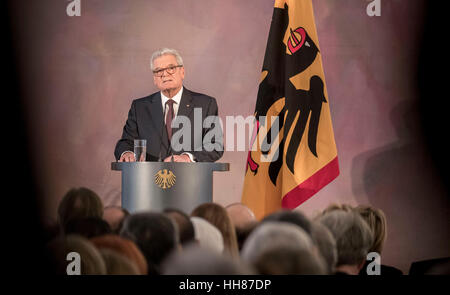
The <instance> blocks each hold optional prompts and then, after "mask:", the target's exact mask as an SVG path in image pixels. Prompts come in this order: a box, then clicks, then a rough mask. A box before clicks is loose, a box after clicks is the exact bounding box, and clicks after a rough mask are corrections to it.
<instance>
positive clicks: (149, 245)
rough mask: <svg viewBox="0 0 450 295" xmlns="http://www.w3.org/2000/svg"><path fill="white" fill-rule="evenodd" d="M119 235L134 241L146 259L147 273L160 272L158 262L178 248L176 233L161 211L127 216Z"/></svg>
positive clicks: (171, 223)
mask: <svg viewBox="0 0 450 295" xmlns="http://www.w3.org/2000/svg"><path fill="white" fill-rule="evenodd" d="M120 235H121V236H122V237H124V238H127V239H130V240H131V241H133V242H135V243H136V244H137V245H138V247H139V249H140V250H141V251H142V253H143V254H144V256H145V259H146V260H147V266H148V273H149V274H158V273H160V270H159V267H160V263H161V262H162V261H163V260H164V259H165V258H166V257H167V256H168V255H169V254H170V253H171V252H172V251H176V250H178V233H177V230H176V227H175V224H174V223H173V221H172V220H171V219H170V218H169V217H167V216H166V215H164V214H163V213H156V212H143V213H135V214H132V215H130V216H128V217H127V218H126V219H125V221H124V224H123V226H122V230H121V232H120Z"/></svg>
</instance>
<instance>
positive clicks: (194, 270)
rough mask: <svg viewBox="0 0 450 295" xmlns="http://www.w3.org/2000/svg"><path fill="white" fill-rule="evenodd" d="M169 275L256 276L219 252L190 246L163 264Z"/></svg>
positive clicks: (242, 265)
mask: <svg viewBox="0 0 450 295" xmlns="http://www.w3.org/2000/svg"><path fill="white" fill-rule="evenodd" d="M163 273H164V274H167V275H248V274H254V273H253V271H252V270H251V269H250V268H249V267H248V266H246V265H244V264H242V263H241V262H239V261H237V260H235V259H229V258H227V257H225V256H223V255H220V254H218V253H217V252H214V251H211V250H209V249H204V248H201V247H200V246H198V245H196V244H190V245H188V246H187V247H186V248H183V251H180V252H178V253H173V254H172V255H171V256H170V257H169V258H168V259H167V260H166V261H165V262H164V263H163Z"/></svg>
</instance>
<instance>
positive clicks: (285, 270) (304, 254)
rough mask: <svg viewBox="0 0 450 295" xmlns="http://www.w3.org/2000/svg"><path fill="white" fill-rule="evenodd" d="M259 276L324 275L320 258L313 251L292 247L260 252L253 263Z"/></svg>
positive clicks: (324, 269) (325, 271)
mask: <svg viewBox="0 0 450 295" xmlns="http://www.w3.org/2000/svg"><path fill="white" fill-rule="evenodd" d="M253 265H254V267H255V269H256V271H257V272H258V273H259V274H261V275H325V274H328V271H327V267H326V263H325V261H324V260H323V258H322V256H321V255H320V254H319V253H317V252H316V251H313V249H308V248H304V249H299V248H297V247H293V246H280V247H272V248H269V249H267V250H265V251H264V252H262V253H261V254H260V255H259V256H258V257H257V258H256V260H255V262H254V263H253Z"/></svg>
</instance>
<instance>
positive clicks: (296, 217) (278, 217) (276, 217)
mask: <svg viewBox="0 0 450 295" xmlns="http://www.w3.org/2000/svg"><path fill="white" fill-rule="evenodd" d="M266 221H283V222H288V223H291V224H295V225H297V226H299V227H301V228H302V229H303V230H304V231H305V232H306V233H307V234H311V221H310V220H309V219H308V218H307V217H306V216H305V215H304V214H303V213H301V212H300V211H292V210H279V211H277V212H274V213H272V214H270V215H267V216H266V217H264V218H263V220H261V222H266Z"/></svg>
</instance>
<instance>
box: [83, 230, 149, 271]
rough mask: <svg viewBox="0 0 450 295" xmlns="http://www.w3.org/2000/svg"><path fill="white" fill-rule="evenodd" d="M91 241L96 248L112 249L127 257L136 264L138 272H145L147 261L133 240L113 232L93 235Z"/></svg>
mask: <svg viewBox="0 0 450 295" xmlns="http://www.w3.org/2000/svg"><path fill="white" fill-rule="evenodd" d="M91 242H92V243H93V244H94V245H95V247H97V249H100V250H102V249H108V250H112V251H115V252H116V253H118V254H121V255H123V256H125V257H127V258H128V259H130V261H131V262H132V263H134V264H136V266H137V268H138V270H139V274H142V275H145V274H147V261H146V260H145V257H144V254H142V252H141V250H139V248H138V246H137V245H136V244H135V243H134V242H132V241H130V240H128V239H125V238H122V237H119V236H118V235H115V234H111V235H103V236H100V237H95V238H93V239H91Z"/></svg>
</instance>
